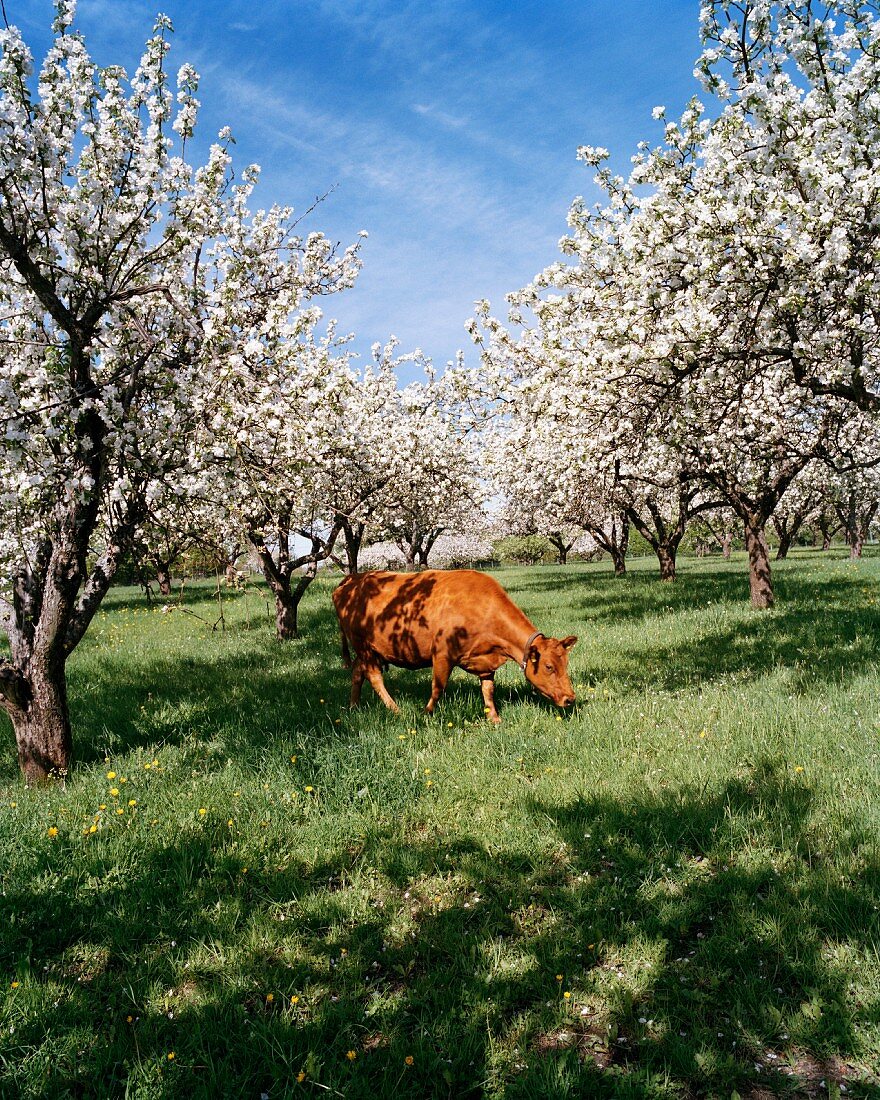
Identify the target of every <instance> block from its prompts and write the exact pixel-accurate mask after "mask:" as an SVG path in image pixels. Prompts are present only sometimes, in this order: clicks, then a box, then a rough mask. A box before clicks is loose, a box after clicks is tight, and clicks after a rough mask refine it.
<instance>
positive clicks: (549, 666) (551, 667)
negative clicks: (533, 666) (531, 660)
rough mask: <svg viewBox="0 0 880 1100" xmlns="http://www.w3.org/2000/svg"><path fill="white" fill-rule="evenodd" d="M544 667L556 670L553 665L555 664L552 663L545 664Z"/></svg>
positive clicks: (552, 670)
mask: <svg viewBox="0 0 880 1100" xmlns="http://www.w3.org/2000/svg"><path fill="white" fill-rule="evenodd" d="M544 668H546V669H547V671H548V672H555V671H556V669H555V668H554V667H553V665H551V664H549V663H548V664H546V665H544Z"/></svg>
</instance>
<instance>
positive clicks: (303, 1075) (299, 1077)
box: [296, 1069, 306, 1084]
mask: <svg viewBox="0 0 880 1100" xmlns="http://www.w3.org/2000/svg"><path fill="white" fill-rule="evenodd" d="M296 1079H297V1081H299V1083H300V1084H302V1083H303V1081H305V1079H306V1071H305V1070H304V1069H301V1070H300V1071H299V1073H298V1074H297V1075H296Z"/></svg>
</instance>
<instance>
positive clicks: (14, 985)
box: [9, 982, 21, 989]
mask: <svg viewBox="0 0 880 1100" xmlns="http://www.w3.org/2000/svg"><path fill="white" fill-rule="evenodd" d="M20 985H21V982H10V983H9V988H10V989H18V987H19V986H20Z"/></svg>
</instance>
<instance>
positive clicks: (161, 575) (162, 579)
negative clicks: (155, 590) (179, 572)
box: [156, 562, 171, 596]
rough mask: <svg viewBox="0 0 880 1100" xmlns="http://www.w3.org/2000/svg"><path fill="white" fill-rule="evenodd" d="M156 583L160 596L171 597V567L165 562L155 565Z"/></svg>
mask: <svg viewBox="0 0 880 1100" xmlns="http://www.w3.org/2000/svg"><path fill="white" fill-rule="evenodd" d="M156 583H157V584H158V585H159V592H160V594H161V595H162V596H170V595H171V566H170V565H169V564H168V563H167V562H157V563H156Z"/></svg>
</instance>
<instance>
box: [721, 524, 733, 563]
mask: <svg viewBox="0 0 880 1100" xmlns="http://www.w3.org/2000/svg"><path fill="white" fill-rule="evenodd" d="M732 550H733V535H732V534H731V533H730V531H728V532H727V533H726V534H725V536H724V538H723V539H722V540H721V553H722V554H723V555H724V560H725V561H730V554H731V551H732Z"/></svg>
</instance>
